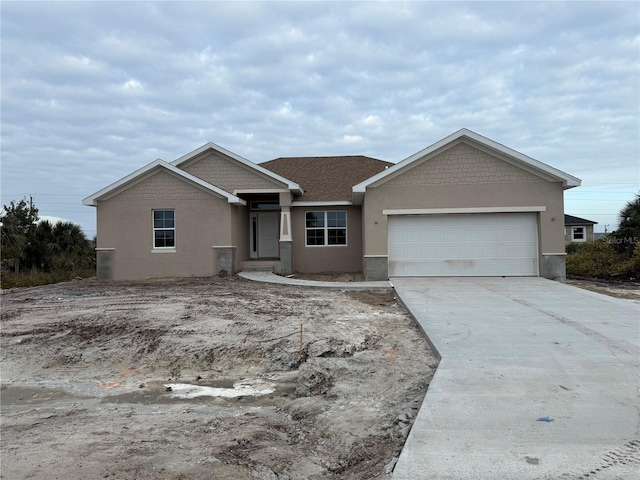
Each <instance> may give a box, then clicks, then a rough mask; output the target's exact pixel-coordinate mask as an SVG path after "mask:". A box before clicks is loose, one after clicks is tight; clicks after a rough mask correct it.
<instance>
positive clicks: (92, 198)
mask: <svg viewBox="0 0 640 480" xmlns="http://www.w3.org/2000/svg"><path fill="white" fill-rule="evenodd" d="M158 170H165V171H167V172H170V173H172V174H174V175H175V176H177V177H178V178H181V179H182V180H184V181H187V182H190V183H192V184H195V185H197V186H199V187H201V188H203V189H204V190H206V191H209V192H210V193H212V194H215V195H217V196H220V197H223V198H226V199H227V201H228V203H231V204H234V205H245V204H246V202H245V201H244V200H242V199H240V198H238V197H237V196H235V195H232V194H230V193H228V192H225V191H224V190H222V189H221V188H218V187H216V186H215V185H212V184H210V183H208V182H205V181H204V180H202V179H200V178H198V177H196V176H193V175H191V174H190V173H187V172H185V171H184V170H181V169H179V168H177V167H175V166H174V165H172V164H170V163H168V162H165V161H164V160H162V159H161V158H158V159H156V160H154V161H153V162H151V163H148V164H147V165H145V166H144V167H142V168H139V169H138V170H136V171H135V172H133V173H130V174H129V175H127V176H125V177H123V178H121V179H120V180H118V181H116V182H114V183H112V184H111V185H109V186H108V187H105V188H103V189H102V190H99V191H98V192H96V193H94V194H93V195H89V196H88V197H87V198H85V199H84V200H82V203H83V204H84V205H87V206H97V205H98V200H100V199H101V198H105V197H108V196H109V195H110V194H112V193H115V192H117V191H119V190H123V189H126V188H127V187H128V186H130V185H135V184H136V183H137V181H138V180H140V179H142V178H144V177H145V176H147V175H149V174H151V173H153V172H154V171H158Z"/></svg>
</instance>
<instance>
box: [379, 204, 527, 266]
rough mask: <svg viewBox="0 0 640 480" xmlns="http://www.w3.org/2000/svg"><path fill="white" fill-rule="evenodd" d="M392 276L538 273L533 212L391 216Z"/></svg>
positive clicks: (390, 247) (390, 252) (390, 250)
mask: <svg viewBox="0 0 640 480" xmlns="http://www.w3.org/2000/svg"><path fill="white" fill-rule="evenodd" d="M388 225H389V275H390V276H501V275H505V276H507V275H513V276H525V275H534V276H535V275H537V274H538V241H537V238H538V237H537V221H536V216H535V214H532V213H501V214H465V215H415V216H397V217H390V218H389V223H388Z"/></svg>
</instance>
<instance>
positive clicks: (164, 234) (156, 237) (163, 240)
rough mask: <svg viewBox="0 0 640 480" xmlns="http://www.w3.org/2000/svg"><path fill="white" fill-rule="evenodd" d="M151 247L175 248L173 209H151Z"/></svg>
mask: <svg viewBox="0 0 640 480" xmlns="http://www.w3.org/2000/svg"><path fill="white" fill-rule="evenodd" d="M153 248H176V222H175V211H174V210H154V211H153Z"/></svg>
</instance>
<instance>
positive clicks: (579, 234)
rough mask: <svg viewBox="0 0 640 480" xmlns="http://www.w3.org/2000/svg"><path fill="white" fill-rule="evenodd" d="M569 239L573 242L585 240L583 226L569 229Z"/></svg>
mask: <svg viewBox="0 0 640 480" xmlns="http://www.w3.org/2000/svg"><path fill="white" fill-rule="evenodd" d="M571 240H573V241H574V242H584V241H585V240H586V238H585V232H584V227H573V228H572V229H571Z"/></svg>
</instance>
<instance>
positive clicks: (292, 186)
mask: <svg viewBox="0 0 640 480" xmlns="http://www.w3.org/2000/svg"><path fill="white" fill-rule="evenodd" d="M207 151H214V152H217V153H220V154H222V155H224V156H225V157H227V158H229V159H231V160H233V161H236V162H238V163H239V164H241V165H243V166H244V167H247V168H249V169H250V170H253V171H255V172H258V173H260V174H262V175H264V176H266V177H268V178H271V179H272V180H275V181H277V182H280V183H284V184H285V185H286V186H287V188H288V189H289V190H291V191H292V192H293V193H295V194H298V195H299V194H302V193H303V190H302V188H301V187H300V185H298V184H297V183H296V182H293V181H291V180H289V179H288V178H284V177H282V176H280V175H278V174H276V173H274V172H271V171H269V170H267V169H266V168H263V167H261V166H260V165H258V164H257V163H254V162H252V161H251V160H248V159H246V158H244V157H242V156H240V155H238V154H236V153H233V152H232V151H230V150H227V149H226V148H223V147H221V146H220V145H216V144H215V143H213V142H208V143H205V144H204V145H202V146H201V147H199V148H196V149H195V150H193V151H192V152H189V153H187V154H186V155H183V156H181V157H179V158H177V159H176V160H174V161H173V162H171V164H172V165H174V166H176V167H178V168H180V166H181V165H184V164H186V163H187V162H189V161H190V160H191V159H193V158H195V157H197V156H198V155H200V154H202V153H205V152H207Z"/></svg>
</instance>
